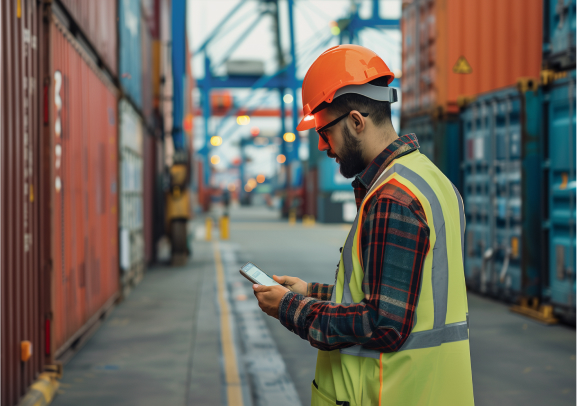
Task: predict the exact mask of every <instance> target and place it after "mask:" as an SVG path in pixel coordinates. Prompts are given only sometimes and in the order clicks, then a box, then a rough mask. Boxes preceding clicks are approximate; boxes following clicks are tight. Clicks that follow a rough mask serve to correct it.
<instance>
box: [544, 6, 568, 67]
mask: <svg viewBox="0 0 577 406" xmlns="http://www.w3.org/2000/svg"><path fill="white" fill-rule="evenodd" d="M544 2H545V8H544V11H545V13H544V15H545V36H544V37H545V41H544V44H543V58H544V62H545V65H546V67H548V68H550V69H567V68H570V67H573V68H574V67H575V24H576V12H575V8H576V1H575V0H544Z"/></svg>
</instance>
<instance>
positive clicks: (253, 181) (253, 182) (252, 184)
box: [246, 178, 256, 189]
mask: <svg viewBox="0 0 577 406" xmlns="http://www.w3.org/2000/svg"><path fill="white" fill-rule="evenodd" d="M246 184H247V186H250V188H251V189H254V188H255V187H256V179H255V178H250V179H249V180H247V181H246Z"/></svg>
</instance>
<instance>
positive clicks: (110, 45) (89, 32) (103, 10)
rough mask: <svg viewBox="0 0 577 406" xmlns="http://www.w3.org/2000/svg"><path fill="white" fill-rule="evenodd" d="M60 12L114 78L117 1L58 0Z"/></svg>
mask: <svg viewBox="0 0 577 406" xmlns="http://www.w3.org/2000/svg"><path fill="white" fill-rule="evenodd" d="M60 2H61V3H62V5H63V6H64V8H63V9H61V10H62V12H65V13H68V14H69V15H70V16H71V19H70V20H69V21H70V22H71V23H72V24H73V25H74V28H75V29H77V30H80V31H81V32H82V33H83V34H84V36H85V37H86V38H88V40H89V41H90V45H88V44H86V45H87V46H92V47H94V50H95V51H96V55H94V56H95V57H96V58H97V59H98V60H99V61H100V62H101V63H102V64H103V65H104V66H105V67H106V69H108V70H109V71H110V72H111V73H112V74H113V75H114V76H116V75H117V72H118V55H117V53H118V45H117V42H118V36H117V29H116V21H117V19H116V17H117V14H116V12H117V6H116V2H117V0H98V1H90V2H86V1H85V0H60Z"/></svg>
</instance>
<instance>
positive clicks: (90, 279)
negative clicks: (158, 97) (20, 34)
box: [44, 17, 118, 359]
mask: <svg viewBox="0 0 577 406" xmlns="http://www.w3.org/2000/svg"><path fill="white" fill-rule="evenodd" d="M47 24H48V23H47ZM49 24H50V28H49V29H50V31H49V33H50V39H49V43H47V44H46V46H47V47H48V49H49V52H50V65H49V67H48V72H47V73H46V74H45V77H49V78H50V89H49V91H48V92H47V97H48V98H47V101H48V106H47V107H48V109H49V113H50V114H49V118H47V121H46V123H47V124H48V125H47V126H45V127H44V128H45V129H46V133H47V135H46V136H47V137H48V139H50V140H51V143H52V145H51V147H50V148H49V150H48V151H49V154H48V157H47V158H48V161H49V162H50V173H51V176H50V178H51V181H50V185H51V187H50V189H51V200H50V201H51V207H52V219H51V229H50V230H49V233H47V234H48V235H47V236H45V237H46V238H49V239H50V242H51V244H52V246H51V264H52V273H51V294H52V296H51V318H50V319H48V320H47V326H49V331H50V335H49V345H48V346H47V355H49V356H50V357H51V358H52V359H57V358H63V357H66V356H67V355H66V354H67V353H69V351H70V350H74V346H75V345H76V343H77V342H78V341H79V338H80V337H81V336H83V335H84V333H86V332H87V331H88V330H89V329H90V328H91V327H92V326H93V325H94V324H95V323H97V322H98V320H99V319H100V317H101V316H102V315H103V314H104V313H105V312H106V311H107V310H108V309H110V307H111V306H112V305H113V304H114V302H115V301H116V299H117V295H118V238H117V235H118V214H117V207H118V197H117V183H118V163H117V160H118V154H117V121H118V120H117V97H118V95H117V90H116V89H115V87H114V86H113V84H112V83H111V82H110V81H109V80H108V78H107V76H106V75H105V74H104V73H103V72H102V70H101V69H100V68H99V67H98V66H97V65H96V61H95V60H94V59H93V58H92V56H91V55H90V54H89V53H87V52H85V50H84V48H83V47H82V46H81V44H80V43H78V42H77V41H76V40H75V39H74V38H73V37H72V35H71V33H70V32H69V31H67V29H66V28H65V27H64V25H63V24H61V23H60V22H59V20H58V19H57V18H56V17H52V21H51V22H50V23H49Z"/></svg>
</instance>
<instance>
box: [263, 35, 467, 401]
mask: <svg viewBox="0 0 577 406" xmlns="http://www.w3.org/2000/svg"><path fill="white" fill-rule="evenodd" d="M393 79H394V75H393V73H392V72H391V71H390V70H389V68H388V67H387V65H386V64H385V62H384V61H383V60H382V59H381V58H380V57H379V56H377V55H376V54H375V53H374V52H372V51H371V50H369V49H367V48H364V47H361V46H357V45H340V46H337V47H333V48H330V49H328V50H327V51H325V52H324V53H323V54H322V55H320V56H319V57H318V58H317V60H316V61H315V62H314V63H313V64H312V66H311V67H310V69H309V71H308V72H307V75H306V76H305V79H304V82H303V89H302V103H303V115H304V118H303V120H302V121H301V122H300V124H299V126H298V127H297V129H298V130H306V129H309V128H315V129H316V131H317V132H318V134H319V136H320V137H319V144H318V147H319V150H321V151H326V153H327V155H328V156H329V157H331V158H335V159H336V161H337V162H338V163H339V164H340V171H341V173H342V174H343V175H344V176H345V177H347V178H352V177H355V179H354V181H353V183H352V185H353V187H354V191H355V196H356V201H357V207H358V213H357V217H356V219H355V221H354V223H353V226H352V228H351V231H350V232H349V235H348V237H347V239H346V241H345V243H344V246H343V248H342V249H341V258H340V263H339V266H338V270H337V275H336V281H335V283H334V284H331V285H329V284H319V283H306V282H304V281H302V280H301V279H299V278H295V277H290V276H280V277H278V276H274V278H275V280H276V281H277V282H279V283H280V284H282V285H284V286H278V285H277V286H271V287H269V286H261V285H253V289H254V292H255V295H256V297H257V299H258V301H259V306H260V307H261V309H262V310H263V311H264V312H266V313H267V314H268V315H270V316H273V317H276V318H278V319H279V320H280V322H281V323H282V324H283V325H284V326H285V327H286V328H287V329H289V330H290V331H292V332H294V333H295V334H298V335H299V336H300V337H301V338H303V339H305V340H308V341H309V342H310V344H311V345H312V346H314V347H316V348H318V349H319V352H318V358H317V367H316V372H315V377H314V380H313V382H312V386H311V388H312V405H314V406H319V405H322V406H324V405H351V406H353V405H354V406H356V405H395V406H410V405H435V406H437V405H443V406H453V405H455V406H457V405H458V406H469V405H473V404H474V400H473V383H472V376H471V360H470V352H469V332H468V309H467V296H466V290H465V279H464V273H463V233H464V230H465V217H464V211H463V202H462V199H461V196H460V194H459V192H458V191H457V189H456V188H455V187H454V186H453V185H452V184H451V182H450V181H449V180H448V179H447V177H446V176H445V175H443V173H442V172H441V171H440V170H439V169H438V168H437V167H436V166H435V165H434V164H433V163H431V161H430V160H429V159H427V158H426V157H425V156H424V155H423V154H421V153H420V152H419V143H418V141H417V138H416V136H415V135H414V134H408V135H403V136H402V137H399V136H398V135H397V134H396V132H395V130H394V128H393V126H392V124H391V109H390V105H391V103H394V102H395V101H397V94H396V90H395V89H393V88H389V87H388V85H389V84H390V83H391V81H392V80H393Z"/></svg>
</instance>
